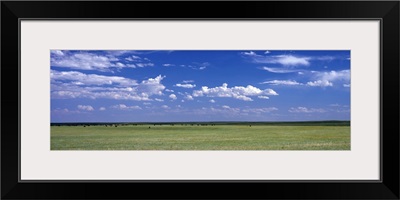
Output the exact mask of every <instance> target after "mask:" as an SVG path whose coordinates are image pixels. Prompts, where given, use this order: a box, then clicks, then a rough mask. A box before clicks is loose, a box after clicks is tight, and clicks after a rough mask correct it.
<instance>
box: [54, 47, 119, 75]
mask: <svg viewBox="0 0 400 200" xmlns="http://www.w3.org/2000/svg"><path fill="white" fill-rule="evenodd" d="M62 53H63V54H62V55H61V54H60V53H58V54H57V56H52V57H51V59H50V62H51V66H55V67H66V68H72V69H80V70H99V71H110V68H122V67H124V66H122V65H121V64H122V63H121V64H117V63H118V62H115V61H118V59H117V58H115V57H112V56H107V55H97V54H94V53H89V52H76V53H70V52H68V51H63V52H62Z"/></svg>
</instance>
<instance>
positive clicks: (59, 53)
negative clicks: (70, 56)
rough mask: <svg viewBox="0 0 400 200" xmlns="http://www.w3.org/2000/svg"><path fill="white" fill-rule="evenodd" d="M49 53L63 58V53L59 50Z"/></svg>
mask: <svg viewBox="0 0 400 200" xmlns="http://www.w3.org/2000/svg"><path fill="white" fill-rule="evenodd" d="M51 53H52V54H55V55H57V56H63V55H64V53H63V51H60V50H51Z"/></svg>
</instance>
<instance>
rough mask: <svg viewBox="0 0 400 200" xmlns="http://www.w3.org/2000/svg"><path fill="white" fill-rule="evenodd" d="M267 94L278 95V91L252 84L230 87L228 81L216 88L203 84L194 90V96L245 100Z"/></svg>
mask: <svg viewBox="0 0 400 200" xmlns="http://www.w3.org/2000/svg"><path fill="white" fill-rule="evenodd" d="M265 95H278V93H276V92H275V91H274V90H272V89H265V90H261V89H259V88H257V87H254V86H252V85H248V86H246V87H243V86H235V87H231V88H228V84H227V83H224V84H222V86H219V87H215V88H209V87H207V86H203V87H202V88H201V90H195V91H193V96H194V97H199V96H208V97H231V98H235V99H240V100H243V101H252V99H251V98H250V97H249V96H265Z"/></svg>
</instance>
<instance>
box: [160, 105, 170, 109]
mask: <svg viewBox="0 0 400 200" xmlns="http://www.w3.org/2000/svg"><path fill="white" fill-rule="evenodd" d="M161 108H164V109H169V108H170V107H169V106H167V105H162V106H161Z"/></svg>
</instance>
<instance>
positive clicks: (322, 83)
mask: <svg viewBox="0 0 400 200" xmlns="http://www.w3.org/2000/svg"><path fill="white" fill-rule="evenodd" d="M307 85H308V86H312V87H330V86H333V83H332V82H329V81H327V80H318V81H310V82H307Z"/></svg>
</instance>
